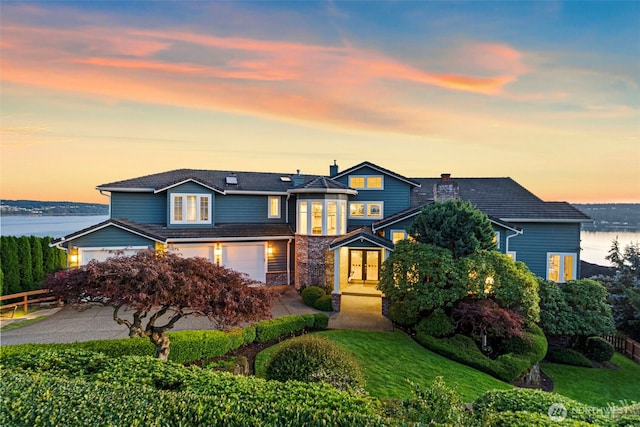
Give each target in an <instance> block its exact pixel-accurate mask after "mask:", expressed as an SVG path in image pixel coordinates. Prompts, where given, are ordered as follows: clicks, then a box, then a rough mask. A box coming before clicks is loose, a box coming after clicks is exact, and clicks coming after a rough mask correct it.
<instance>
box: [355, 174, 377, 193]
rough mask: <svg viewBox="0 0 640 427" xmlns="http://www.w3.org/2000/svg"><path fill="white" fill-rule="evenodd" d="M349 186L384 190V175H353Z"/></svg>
mask: <svg viewBox="0 0 640 427" xmlns="http://www.w3.org/2000/svg"><path fill="white" fill-rule="evenodd" d="M349 187H351V188H357V189H362V190H382V189H383V188H384V177H383V176H382V175H362V176H360V175H353V176H350V177H349Z"/></svg>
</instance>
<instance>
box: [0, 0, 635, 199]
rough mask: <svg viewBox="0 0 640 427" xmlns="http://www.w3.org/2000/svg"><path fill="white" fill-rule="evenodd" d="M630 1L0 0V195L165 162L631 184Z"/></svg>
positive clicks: (557, 193)
mask: <svg viewBox="0 0 640 427" xmlns="http://www.w3.org/2000/svg"><path fill="white" fill-rule="evenodd" d="M638 16H640V2H639V1H618V2H616V1H607V2H600V1H584V2H581V1H580V2H579V1H568V2H556V1H536V2H525V1H509V2H500V1H490V2H489V1H488V2H483V1H375V2H368V1H348V2H340V1H320V2H312V1H295V2H289V1H260V2H249V1H232V2H225V1H192V2H189V1H183V2H171V1H116V0H112V1H105V2H92V1H76V2H64V1H47V2H36V1H6V0H5V1H3V2H2V3H1V4H0V89H1V91H0V113H1V114H0V118H1V121H0V132H1V133H0V137H1V142H2V147H1V157H0V170H1V171H0V179H1V180H0V197H1V198H3V199H32V200H59V201H76V202H98V203H108V199H107V198H106V197H105V196H103V195H101V194H99V192H98V191H97V190H96V189H95V187H96V186H98V185H100V184H105V183H109V182H113V181H118V180H122V179H128V178H134V177H138V176H143V175H147V174H152V173H157V172H163V171H168V170H173V169H179V168H193V169H219V170H236V171H262V172H278V173H295V171H296V170H301V172H302V173H305V174H324V175H326V174H328V173H329V165H330V164H332V163H333V161H334V160H336V161H337V163H338V165H339V167H340V169H341V170H344V169H346V168H348V167H351V166H354V165H356V164H358V163H360V162H362V161H370V162H373V163H375V164H377V165H379V166H381V167H384V168H386V169H390V170H392V171H394V172H396V173H398V174H400V175H403V176H405V177H415V178H418V177H438V176H440V174H441V173H450V174H451V175H452V178H454V179H455V178H456V177H511V178H513V179H514V180H516V181H517V182H519V183H520V184H521V185H523V186H524V187H526V188H527V189H529V190H530V191H531V192H532V193H534V194H536V195H537V196H538V197H540V198H541V199H543V200H545V201H568V202H572V203H605V202H621V203H625V202H640V90H639V85H640V20H639V19H638Z"/></svg>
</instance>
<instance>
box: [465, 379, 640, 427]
mask: <svg viewBox="0 0 640 427" xmlns="http://www.w3.org/2000/svg"><path fill="white" fill-rule="evenodd" d="M553 405H556V407H558V408H559V409H560V410H562V409H564V410H566V414H563V413H562V412H559V413H558V414H557V415H564V417H565V419H564V420H562V421H561V422H559V421H554V420H553V419H551V417H550V416H549V408H550V407H551V406H553ZM473 409H474V411H475V412H478V413H479V414H480V415H481V416H483V415H484V417H483V418H485V420H486V421H488V422H489V424H490V425H491V426H523V427H524V426H527V427H528V426H564V425H570V426H588V425H597V426H635V425H639V424H638V423H639V422H640V404H635V405H629V406H626V407H620V408H617V410H616V412H612V411H609V410H608V409H610V408H604V409H601V408H596V407H593V406H588V405H585V404H583V403H580V402H578V401H575V400H573V399H570V398H568V397H565V396H562V395H560V394H557V393H548V392H544V391H542V390H532V389H523V388H513V389H510V390H491V391H488V392H487V393H485V394H483V395H482V396H480V397H479V398H477V399H476V400H475V401H474V402H473Z"/></svg>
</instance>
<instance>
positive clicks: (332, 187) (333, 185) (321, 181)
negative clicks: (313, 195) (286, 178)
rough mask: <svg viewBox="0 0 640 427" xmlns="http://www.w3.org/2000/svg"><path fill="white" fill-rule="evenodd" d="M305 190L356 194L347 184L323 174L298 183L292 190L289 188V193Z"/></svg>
mask: <svg viewBox="0 0 640 427" xmlns="http://www.w3.org/2000/svg"><path fill="white" fill-rule="evenodd" d="M306 191H311V192H331V193H336V192H338V193H344V194H358V191H357V190H354V189H353V188H351V187H349V186H348V185H344V184H342V183H340V182H338V181H334V180H333V179H331V178H327V177H325V176H319V177H316V178H314V179H312V180H311V181H307V182H305V183H303V184H301V185H298V186H296V187H295V188H293V189H292V190H289V193H304V192H306Z"/></svg>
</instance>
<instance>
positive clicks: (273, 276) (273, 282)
mask: <svg viewBox="0 0 640 427" xmlns="http://www.w3.org/2000/svg"><path fill="white" fill-rule="evenodd" d="M291 276H292V277H293V274H292V275H291ZM266 279H267V285H269V286H277V285H290V284H291V283H287V272H286V271H269V272H267V278H266Z"/></svg>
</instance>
